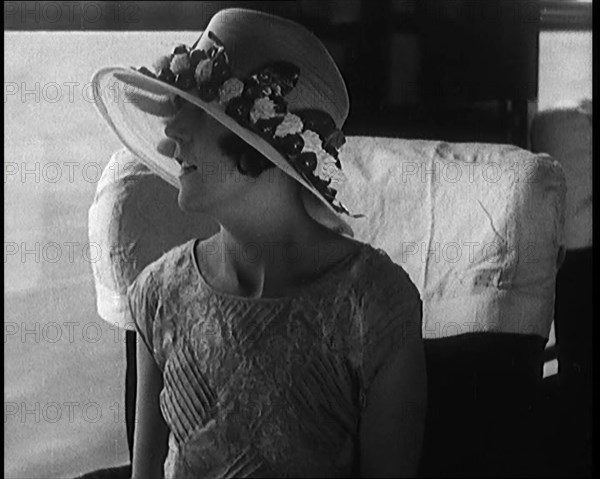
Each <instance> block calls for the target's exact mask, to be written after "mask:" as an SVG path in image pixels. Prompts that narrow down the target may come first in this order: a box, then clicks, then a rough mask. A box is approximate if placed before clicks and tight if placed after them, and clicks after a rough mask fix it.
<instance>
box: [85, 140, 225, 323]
mask: <svg viewBox="0 0 600 479" xmlns="http://www.w3.org/2000/svg"><path fill="white" fill-rule="evenodd" d="M177 194H178V192H177V189H176V188H174V187H173V186H171V185H170V184H168V183H167V182H166V181H164V180H162V179H161V178H160V177H158V176H157V175H155V174H154V173H152V172H151V171H150V170H149V169H148V168H147V167H146V166H144V165H143V164H142V163H140V162H139V161H137V159H136V158H135V157H134V155H133V154H132V153H130V152H129V151H128V150H126V149H122V150H119V151H117V152H115V153H114V154H113V156H112V157H111V159H110V161H109V163H108V165H107V166H106V168H105V169H104V171H103V173H102V177H101V178H100V181H99V182H98V186H97V190H96V195H95V198H94V202H93V204H92V206H91V207H90V209H89V214H88V222H89V239H90V243H93V244H95V245H97V246H98V247H99V248H100V251H101V253H102V254H101V255H100V256H99V259H98V260H97V261H95V262H92V263H91V265H92V271H93V274H94V284H95V288H96V304H97V309H98V315H99V316H100V317H101V318H102V319H104V320H106V321H108V322H110V323H111V324H116V325H118V326H119V327H122V328H125V329H130V330H133V329H135V327H134V323H133V320H132V319H131V317H130V315H129V308H128V305H127V296H126V295H127V287H128V286H129V285H130V284H131V283H132V282H133V280H134V279H135V278H136V277H137V275H138V274H139V273H140V272H141V271H142V270H143V269H144V268H145V267H146V266H147V265H148V264H150V263H152V262H153V261H155V260H157V259H158V258H160V256H162V254H163V253H166V252H167V251H169V250H170V249H171V248H174V247H175V246H178V245H180V244H183V243H185V242H186V241H188V240H190V239H192V238H206V237H208V236H210V235H212V234H214V233H215V232H216V231H217V225H216V224H215V223H214V222H213V221H212V220H210V219H209V218H207V217H205V216H199V215H191V214H189V213H184V212H182V211H181V210H180V209H179V206H178V204H177Z"/></svg>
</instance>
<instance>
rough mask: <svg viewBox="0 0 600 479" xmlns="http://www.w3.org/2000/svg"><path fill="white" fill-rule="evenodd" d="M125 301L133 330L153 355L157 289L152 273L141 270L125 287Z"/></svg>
mask: <svg viewBox="0 0 600 479" xmlns="http://www.w3.org/2000/svg"><path fill="white" fill-rule="evenodd" d="M127 302H128V305H129V311H130V315H131V317H132V319H133V322H134V325H135V330H136V331H137V333H138V334H139V336H140V337H141V338H142V341H144V344H145V345H146V347H147V348H148V350H149V351H150V354H152V356H155V354H156V350H155V347H154V321H155V320H156V316H157V312H158V296H157V289H156V288H155V287H154V278H153V275H152V274H151V273H150V272H148V271H147V270H145V271H143V272H142V273H141V274H140V275H139V276H138V277H137V279H136V280H135V281H134V282H133V283H131V285H130V286H129V288H128V289H127Z"/></svg>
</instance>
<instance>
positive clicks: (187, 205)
mask: <svg viewBox="0 0 600 479" xmlns="http://www.w3.org/2000/svg"><path fill="white" fill-rule="evenodd" d="M177 203H178V204H179V209H180V210H181V211H184V212H186V213H201V212H202V208H201V206H200V202H199V201H198V199H197V198H190V197H189V196H188V195H186V194H185V193H183V192H182V191H180V192H179V196H178V197H177Z"/></svg>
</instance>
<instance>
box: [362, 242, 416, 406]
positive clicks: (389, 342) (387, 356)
mask: <svg viewBox="0 0 600 479" xmlns="http://www.w3.org/2000/svg"><path fill="white" fill-rule="evenodd" d="M376 263H377V264H375V265H373V268H372V269H371V272H372V273H371V275H370V276H371V278H370V279H369V281H368V287H367V288H366V291H365V295H364V301H363V307H362V314H361V320H362V324H361V348H362V354H361V356H362V364H361V379H362V388H361V389H362V391H361V393H363V394H365V395H366V392H367V391H368V389H369V387H370V385H371V383H372V382H373V379H374V378H375V376H376V375H377V373H378V372H379V371H380V370H381V369H383V368H385V366H386V364H387V363H388V362H389V361H391V360H392V359H393V357H394V356H395V353H397V352H399V351H400V350H401V349H402V346H403V344H405V343H406V342H408V341H411V340H415V339H417V340H421V339H422V302H421V297H420V295H419V291H418V290H417V288H416V286H415V285H414V284H413V282H412V281H411V280H410V278H409V276H408V274H407V273H406V272H405V271H404V269H402V267H400V266H399V265H397V264H395V263H393V262H392V260H391V259H389V257H388V256H387V255H386V254H385V253H384V252H382V251H381V252H380V255H379V258H378V261H377V262H376Z"/></svg>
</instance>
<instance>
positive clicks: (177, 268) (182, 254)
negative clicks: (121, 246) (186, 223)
mask: <svg viewBox="0 0 600 479" xmlns="http://www.w3.org/2000/svg"><path fill="white" fill-rule="evenodd" d="M196 241H197V240H196V239H192V240H189V241H186V242H185V243H183V244H181V245H179V246H175V247H174V248H172V249H170V250H168V251H167V252H165V253H163V255H162V256H160V257H159V258H158V259H157V260H155V261H154V262H152V263H150V264H149V265H148V266H146V267H145V268H144V269H143V270H142V272H141V273H140V274H139V276H138V277H137V278H136V280H135V282H134V284H137V285H138V286H142V285H145V286H146V287H150V286H153V287H154V288H157V289H164V290H167V291H168V290H171V289H174V288H175V289H176V288H178V287H179V286H180V285H181V284H182V283H183V284H185V283H189V276H190V275H192V274H193V271H194V268H193V266H194V265H193V248H194V244H195V243H196Z"/></svg>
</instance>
